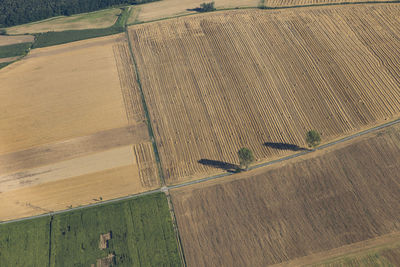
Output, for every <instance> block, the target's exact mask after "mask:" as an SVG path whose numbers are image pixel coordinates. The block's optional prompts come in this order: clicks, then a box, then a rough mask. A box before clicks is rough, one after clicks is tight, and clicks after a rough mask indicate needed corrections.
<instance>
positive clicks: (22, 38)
mask: <svg viewBox="0 0 400 267" xmlns="http://www.w3.org/2000/svg"><path fill="white" fill-rule="evenodd" d="M34 39H35V37H34V36H33V35H18V36H7V35H0V46H4V45H12V44H20V43H31V42H33V40H34Z"/></svg>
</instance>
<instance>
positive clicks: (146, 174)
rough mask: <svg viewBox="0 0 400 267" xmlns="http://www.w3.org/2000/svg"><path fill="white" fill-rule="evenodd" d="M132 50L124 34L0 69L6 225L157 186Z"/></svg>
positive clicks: (0, 173)
mask: <svg viewBox="0 0 400 267" xmlns="http://www.w3.org/2000/svg"><path fill="white" fill-rule="evenodd" d="M127 47H128V46H127V42H126V39H125V38H124V35H117V36H110V37H105V38H97V39H92V40H87V41H81V42H75V43H71V44H66V45H60V46H55V47H49V48H44V49H35V50H33V51H32V53H31V54H30V55H29V56H27V57H26V58H24V59H22V60H20V61H18V62H17V63H15V64H13V65H10V66H8V67H6V68H4V69H2V70H1V71H0V80H1V86H0V99H1V101H2V104H1V105H0V202H1V204H0V220H8V219H15V218H19V217H25V216H29V215H35V214H40V213H43V212H49V211H54V210H60V209H67V208H69V207H71V206H79V205H83V204H89V203H94V202H97V201H100V200H106V199H110V198H116V197H121V196H126V195H129V194H134V193H138V192H143V191H146V190H150V189H153V188H156V187H158V186H159V181H158V173H157V167H156V163H155V157H154V152H153V148H152V144H151V142H150V139H149V136H148V129H147V126H146V124H145V123H144V118H145V116H144V113H143V108H142V103H141V98H140V91H139V88H138V85H137V82H136V76H135V75H136V73H135V71H134V69H133V68H134V67H133V62H132V59H131V55H130V52H129V49H128V48H127ZM3 85H4V86H3Z"/></svg>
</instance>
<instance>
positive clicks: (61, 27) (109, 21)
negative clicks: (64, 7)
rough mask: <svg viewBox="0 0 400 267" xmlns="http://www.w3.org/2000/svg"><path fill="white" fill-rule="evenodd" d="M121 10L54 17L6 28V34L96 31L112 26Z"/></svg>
mask: <svg viewBox="0 0 400 267" xmlns="http://www.w3.org/2000/svg"><path fill="white" fill-rule="evenodd" d="M120 13H121V9H118V8H113V9H106V10H100V11H96V12H90V13H82V14H77V15H72V16H68V17H66V16H60V17H54V18H50V19H46V20H42V21H38V22H32V23H28V24H23V25H18V26H13V27H10V28H6V31H7V33H8V34H25V33H39V32H49V31H66V30H83V29H98V28H107V27H110V26H112V25H113V24H114V23H115V22H116V21H117V19H118V15H119V14H120Z"/></svg>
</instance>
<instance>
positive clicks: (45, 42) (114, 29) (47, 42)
mask: <svg viewBox="0 0 400 267" xmlns="http://www.w3.org/2000/svg"><path fill="white" fill-rule="evenodd" d="M128 17H129V9H128V8H123V9H122V12H121V14H120V15H119V17H118V19H117V21H116V22H115V24H114V25H113V26H111V27H109V28H103V29H87V30H68V31H62V32H46V33H39V34H36V35H35V37H36V38H35V43H34V44H33V48H39V47H46V46H52V45H58V44H64V43H69V42H74V41H79V40H85V39H89V38H95V37H101V36H107V35H112V34H117V33H121V32H123V31H124V29H125V28H124V27H125V24H126V21H127V19H128Z"/></svg>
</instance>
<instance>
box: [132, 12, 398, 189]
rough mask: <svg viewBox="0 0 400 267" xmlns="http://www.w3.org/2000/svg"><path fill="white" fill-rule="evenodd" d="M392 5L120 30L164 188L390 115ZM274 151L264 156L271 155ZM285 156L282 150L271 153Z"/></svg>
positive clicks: (394, 105)
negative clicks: (244, 156) (245, 155)
mask: <svg viewBox="0 0 400 267" xmlns="http://www.w3.org/2000/svg"><path fill="white" fill-rule="evenodd" d="M399 15H400V5H398V4H385V5H379V4H376V5H362V6H360V5H357V6H356V5H353V6H351V5H346V6H334V7H312V8H296V9H285V10H276V11H271V10H241V11H227V12H216V13H209V14H205V15H199V16H191V17H185V18H177V19H171V20H168V21H162V22H155V23H148V24H142V25H136V26H132V27H130V31H129V33H130V38H131V41H132V44H133V52H134V54H135V57H136V61H137V65H138V70H139V75H140V79H141V84H142V87H143V91H144V95H145V98H146V102H147V105H148V108H149V113H150V118H151V120H152V124H153V128H154V134H155V138H156V142H157V145H158V149H159V152H160V157H161V163H162V167H163V170H164V172H165V173H164V176H165V178H166V180H167V182H168V183H169V184H173V183H179V182H182V181H184V180H187V179H191V178H193V177H196V178H200V177H201V176H207V175H210V174H213V173H216V172H220V171H221V170H220V169H216V168H214V167H210V166H207V165H205V164H200V163H199V161H200V160H203V161H202V162H204V161H205V162H207V160H212V161H220V162H222V163H229V164H237V163H238V158H237V151H238V149H239V148H240V147H243V146H246V147H249V148H250V149H251V150H253V152H254V153H255V156H256V158H257V159H259V160H270V159H273V158H277V157H281V156H283V155H286V154H288V153H293V151H291V150H290V149H286V148H287V147H289V148H290V147H292V146H293V147H299V148H300V149H301V148H302V147H304V146H305V145H306V144H305V140H304V139H305V133H306V131H308V130H309V129H316V130H317V131H319V132H320V133H321V134H322V138H323V141H325V142H328V141H331V140H333V139H336V138H339V137H341V136H344V135H347V134H350V133H353V132H355V131H359V130H360V129H363V128H366V127H370V126H372V125H375V124H378V123H381V122H383V121H385V120H389V119H392V118H397V117H398V116H399V114H400V78H399V77H400V75H399V74H400V73H399V68H398V66H399V65H400V42H399V40H400V21H399V20H398V19H397V18H398V17H399ZM271 144H272V145H271ZM280 144H283V146H282V147H283V149H280V147H281V146H280Z"/></svg>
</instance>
